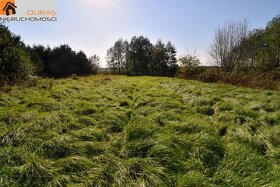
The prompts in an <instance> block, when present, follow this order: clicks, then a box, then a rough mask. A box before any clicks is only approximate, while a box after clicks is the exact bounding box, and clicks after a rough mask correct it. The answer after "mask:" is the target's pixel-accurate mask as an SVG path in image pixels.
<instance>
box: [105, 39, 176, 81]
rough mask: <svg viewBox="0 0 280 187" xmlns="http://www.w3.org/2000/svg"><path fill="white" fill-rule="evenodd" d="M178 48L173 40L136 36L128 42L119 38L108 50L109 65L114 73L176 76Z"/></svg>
mask: <svg viewBox="0 0 280 187" xmlns="http://www.w3.org/2000/svg"><path fill="white" fill-rule="evenodd" d="M176 54H177V51H176V48H175V46H174V45H173V44H172V43H171V42H167V43H166V44H165V43H163V42H162V41H161V40H158V41H157V42H156V44H154V45H153V44H152V43H151V41H150V40H149V39H148V38H147V37H143V36H139V37H137V36H134V37H132V39H131V40H130V42H128V41H127V40H123V39H119V40H117V41H116V42H115V44H114V45H113V46H112V47H111V48H110V49H108V50H107V56H106V60H107V65H108V67H109V68H110V69H111V70H112V72H113V73H114V74H126V75H132V76H142V75H150V76H170V77H171V76H175V74H176V71H177V68H178V65H177V58H176Z"/></svg>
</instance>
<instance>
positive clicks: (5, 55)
mask: <svg viewBox="0 0 280 187" xmlns="http://www.w3.org/2000/svg"><path fill="white" fill-rule="evenodd" d="M32 73H33V67H32V63H31V61H30V59H29V56H28V54H27V53H26V51H25V50H24V49H22V48H19V47H6V48H5V49H4V50H3V52H2V54H1V58H0V81H6V82H7V83H10V84H16V83H18V82H22V81H25V80H27V79H28V78H29V76H30V75H31V74H32Z"/></svg>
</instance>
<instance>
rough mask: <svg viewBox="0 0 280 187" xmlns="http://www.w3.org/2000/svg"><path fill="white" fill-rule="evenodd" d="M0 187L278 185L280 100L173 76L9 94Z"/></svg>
mask: <svg viewBox="0 0 280 187" xmlns="http://www.w3.org/2000/svg"><path fill="white" fill-rule="evenodd" d="M0 94H1V95H0V186H1V187H2V186H8V187H11V186H26V187H32V186H36V187H37V186H49V187H56V186H120V187H123V186H158V187H163V186H182V187H183V186H191V187H193V186H199V187H200V186H238V187H239V186H245V187H247V186H275V187H276V186H279V185H280V177H279V176H280V93H279V92H276V91H259V90H252V89H246V88H238V87H234V86H230V85H216V84H205V83H199V82H195V81H185V80H179V79H171V78H155V77H124V76H123V77H122V76H111V77H110V76H97V77H88V78H79V79H78V80H74V79H71V78H69V79H61V80H51V79H43V80H39V81H38V84H37V86H35V87H12V88H7V87H6V88H4V89H2V91H0Z"/></svg>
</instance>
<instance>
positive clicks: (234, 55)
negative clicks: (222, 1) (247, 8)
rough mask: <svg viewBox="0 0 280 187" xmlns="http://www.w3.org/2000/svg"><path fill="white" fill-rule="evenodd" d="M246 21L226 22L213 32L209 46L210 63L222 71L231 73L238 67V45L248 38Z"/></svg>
mask: <svg viewBox="0 0 280 187" xmlns="http://www.w3.org/2000/svg"><path fill="white" fill-rule="evenodd" d="M248 33H249V32H248V21H247V20H245V19H244V20H243V21H241V22H228V23H226V25H225V26H224V27H219V28H218V29H217V30H216V32H215V37H214V41H213V43H212V44H211V45H210V50H209V55H210V58H211V61H212V62H214V64H215V65H216V66H219V67H221V68H222V70H224V71H233V70H234V69H235V68H237V67H238V66H240V61H241V60H242V58H241V51H240V50H241V49H240V47H239V46H240V45H241V44H242V43H243V42H244V41H245V39H246V37H247V36H248Z"/></svg>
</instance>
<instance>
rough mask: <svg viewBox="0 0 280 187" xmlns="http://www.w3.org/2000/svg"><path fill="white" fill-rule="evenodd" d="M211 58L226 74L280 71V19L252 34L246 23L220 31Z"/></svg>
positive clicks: (236, 24)
mask: <svg viewBox="0 0 280 187" xmlns="http://www.w3.org/2000/svg"><path fill="white" fill-rule="evenodd" d="M209 55H210V57H211V59H212V60H213V62H214V65H216V66H218V67H221V69H222V70H223V71H226V72H233V71H243V72H249V71H250V72H252V71H256V72H272V71H280V15H278V16H276V17H274V18H273V19H272V20H271V21H270V22H268V23H267V25H266V27H265V28H263V29H253V30H252V31H250V30H249V28H248V21H246V20H244V21H242V22H229V23H227V24H226V25H225V26H223V27H219V28H218V29H217V30H216V32H215V38H214V41H213V43H212V44H211V46H210V50H209Z"/></svg>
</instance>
